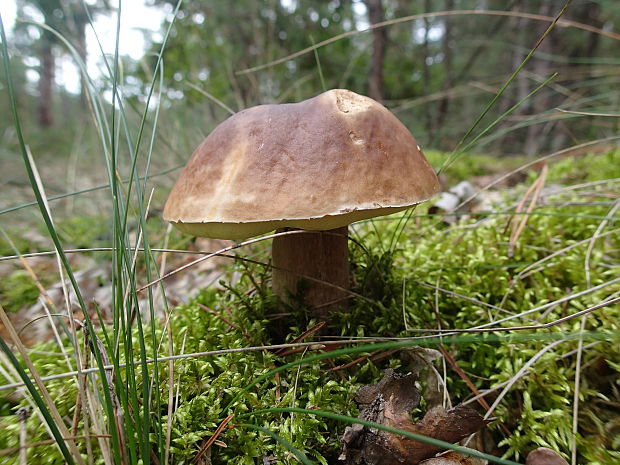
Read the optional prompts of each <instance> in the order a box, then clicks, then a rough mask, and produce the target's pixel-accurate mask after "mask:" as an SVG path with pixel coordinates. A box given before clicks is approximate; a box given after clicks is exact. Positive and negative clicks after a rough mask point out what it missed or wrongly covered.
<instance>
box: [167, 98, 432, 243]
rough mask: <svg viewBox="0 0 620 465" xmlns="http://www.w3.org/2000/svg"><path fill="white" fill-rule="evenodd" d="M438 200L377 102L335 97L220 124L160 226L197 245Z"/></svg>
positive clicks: (426, 169)
mask: <svg viewBox="0 0 620 465" xmlns="http://www.w3.org/2000/svg"><path fill="white" fill-rule="evenodd" d="M438 190H439V184H438V181H437V177H436V176H435V173H434V172H433V170H432V168H431V167H430V165H429V164H428V162H427V161H426V159H425V158H424V155H423V154H422V153H421V151H420V149H419V147H418V145H417V142H416V141H415V139H414V138H413V136H412V135H411V134H410V133H409V131H408V130H407V129H406V128H405V126H404V125H403V124H402V123H401V122H400V121H399V120H398V119H397V118H396V117H395V116H394V115H392V114H391V113H390V112H389V111H388V110H387V109H386V108H385V107H383V106H382V105H381V104H379V103H378V102H376V101H374V100H372V99H370V98H368V97H363V96H360V95H357V94H355V93H353V92H350V91H347V90H339V89H337V90H331V91H328V92H325V93H323V94H320V95H318V96H317V97H314V98H311V99H309V100H305V101H303V102H300V103H294V104H280V105H260V106H257V107H253V108H249V109H247V110H243V111H241V112H239V113H237V114H235V115H234V116H232V117H230V118H229V119H227V120H226V121H224V122H223V123H222V124H220V125H219V126H218V127H217V128H216V129H215V130H214V131H213V132H212V133H211V134H210V135H209V136H208V137H207V138H206V139H205V140H204V141H203V142H202V144H201V145H200V146H199V147H198V148H197V149H196V151H195V152H194V154H193V155H192V157H191V159H190V161H189V162H188V164H187V166H186V167H185V168H184V170H183V172H182V173H181V175H180V177H179V179H178V181H177V183H176V184H175V186H174V188H173V190H172V192H171V193H170V196H169V197H168V201H167V202H166V205H165V208H164V218H165V219H166V220H168V221H171V222H173V223H175V224H176V225H177V226H179V227H180V228H181V229H183V230H185V231H186V232H189V233H192V234H195V235H204V236H210V237H220V238H230V239H236V238H242V237H250V236H253V235H257V234H261V233H264V232H268V231H271V230H273V229H276V228H279V227H287V226H288V227H299V228H304V229H331V228H337V227H340V226H344V225H346V224H349V223H351V222H353V221H357V220H360V219H366V218H371V217H374V216H380V215H385V214H387V213H392V212H394V211H398V210H402V209H404V208H407V207H409V206H411V205H415V204H417V203H420V202H423V201H425V200H427V199H429V198H430V197H432V196H433V195H434V194H435V193H437V192H438Z"/></svg>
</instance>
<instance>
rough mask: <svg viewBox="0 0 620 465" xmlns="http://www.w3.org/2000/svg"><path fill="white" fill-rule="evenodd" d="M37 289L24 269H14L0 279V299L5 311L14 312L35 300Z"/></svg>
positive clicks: (37, 294) (37, 296) (33, 302)
mask: <svg viewBox="0 0 620 465" xmlns="http://www.w3.org/2000/svg"><path fill="white" fill-rule="evenodd" d="M38 298H39V289H38V288H37V286H36V284H35V283H34V281H33V280H32V277H31V276H30V275H29V274H28V273H26V272H25V271H21V270H18V271H15V272H13V273H11V274H10V275H8V276H7V277H6V278H4V279H2V280H0V301H2V306H3V307H4V309H5V310H6V311H7V312H16V311H18V310H19V309H21V308H24V307H29V306H30V305H33V304H35V303H36V302H37V299H38Z"/></svg>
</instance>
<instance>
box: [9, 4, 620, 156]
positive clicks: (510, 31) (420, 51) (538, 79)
mask: <svg viewBox="0 0 620 465" xmlns="http://www.w3.org/2000/svg"><path fill="white" fill-rule="evenodd" d="M147 4H148V5H149V6H150V7H152V8H156V9H158V10H159V11H161V18H162V23H161V31H162V32H161V33H160V34H157V35H156V36H155V38H154V40H152V41H151V44H150V46H148V49H147V50H146V51H145V53H144V57H143V59H142V60H138V61H136V60H132V59H129V58H128V57H124V58H123V65H124V66H123V79H124V82H123V85H124V87H123V90H124V92H125V94H126V95H129V96H131V95H134V96H135V97H136V104H140V100H141V99H140V98H139V97H140V95H144V94H145V90H146V88H147V87H148V86H149V85H150V83H151V80H152V73H153V71H154V69H155V63H156V61H157V57H158V54H159V50H160V48H161V41H162V37H163V35H164V34H163V31H165V30H166V28H167V27H168V25H169V22H170V21H171V19H172V18H171V12H172V10H173V9H174V8H175V7H176V5H177V2H176V0H148V1H147ZM17 5H18V8H19V10H18V11H19V16H20V17H22V18H30V19H34V20H37V21H39V22H42V23H44V24H46V25H47V26H49V27H50V28H53V29H55V30H57V31H58V32H59V33H61V34H62V35H63V36H64V37H66V38H67V40H69V41H70V42H71V43H72V44H73V45H74V46H75V47H76V49H77V50H78V51H79V53H80V56H81V58H82V60H83V61H87V59H88V57H87V53H88V50H89V48H90V49H91V50H92V45H89V46H87V43H86V30H87V28H88V27H89V15H90V16H91V17H96V16H97V15H112V14H113V12H114V11H115V2H109V1H107V0H92V1H87V2H82V1H81V0H18V3H17ZM562 5H563V2H548V1H544V0H501V1H500V0H485V1H482V2H481V1H474V0H440V1H433V2H430V1H422V2H410V1H405V0H329V1H322V0H237V1H234V2H222V1H216V0H209V1H200V2H184V3H183V5H182V7H181V8H180V10H179V12H178V16H177V17H176V19H175V24H174V26H173V28H172V33H171V36H170V38H169V41H168V45H167V47H166V50H165V52H164V76H163V78H164V83H165V89H164V92H163V94H162V95H163V98H164V99H165V104H166V108H167V112H166V114H167V115H168V116H169V117H170V118H172V119H175V120H176V121H185V122H188V121H189V122H194V126H196V125H197V123H198V122H202V123H200V127H199V128H195V127H194V129H196V132H197V133H200V135H201V136H202V135H204V133H205V132H207V131H208V130H209V129H210V128H212V127H213V126H214V125H215V124H216V123H217V122H219V121H221V120H222V119H223V118H225V117H226V116H227V114H228V112H227V111H225V110H224V109H223V108H222V106H221V105H219V104H217V103H215V102H214V101H213V99H212V98H211V96H212V97H214V98H215V99H218V100H219V101H221V103H223V104H225V105H226V106H228V107H230V108H232V109H233V110H235V111H238V110H240V109H242V108H246V107H248V106H251V105H255V104H260V103H269V102H285V101H286V102H292V101H299V100H302V99H304V98H308V97H310V96H312V95H315V94H317V93H319V92H321V91H322V90H323V83H322V79H323V81H324V85H325V87H326V88H334V87H346V88H349V89H352V90H354V91H356V92H360V93H363V94H367V95H370V96H372V97H374V98H376V99H378V100H381V101H382V102H383V103H384V104H385V105H386V106H388V107H389V108H390V109H392V110H393V111H394V112H395V113H396V114H397V116H398V117H399V118H401V120H403V122H404V123H405V124H406V125H407V126H408V127H409V128H410V129H411V130H412V132H413V133H414V134H415V135H416V137H417V138H418V139H419V140H420V141H421V142H422V143H423V144H424V145H425V146H431V147H433V148H438V149H442V150H450V149H452V148H454V146H455V145H456V143H457V142H458V140H459V139H460V137H462V135H463V134H464V133H465V131H466V130H467V128H468V127H469V126H470V125H471V124H472V122H473V121H474V120H475V119H476V117H477V116H478V115H479V114H480V112H481V110H482V109H483V108H484V106H485V105H486V103H487V102H488V101H489V100H490V99H491V98H492V95H493V93H495V92H496V91H497V90H498V88H499V87H500V86H501V85H502V84H503V83H504V82H505V81H506V79H507V78H508V76H509V75H510V74H511V73H512V72H513V71H514V69H516V67H518V66H519V64H520V63H521V62H522V60H523V59H524V58H525V56H526V55H527V54H528V52H529V51H530V50H531V49H532V47H533V46H534V45H535V43H536V42H537V40H538V38H539V37H540V36H541V34H542V33H543V32H544V30H545V29H546V28H547V27H548V25H549V21H548V20H542V21H541V20H536V19H535V18H532V17H530V18H526V17H523V16H520V14H521V13H529V14H533V15H539V16H542V17H545V18H550V17H554V16H555V15H556V14H557V13H558V12H559V10H560V9H561V7H562ZM474 8H475V9H476V10H477V11H478V12H480V11H481V10H499V11H505V12H512V13H514V14H513V15H507V16H491V15H483V14H480V13H478V14H458V15H447V14H445V12H451V11H456V10H467V9H474ZM431 12H440V13H441V14H440V15H437V16H426V17H423V18H422V17H418V18H417V19H411V20H408V21H404V22H398V23H396V24H391V25H389V26H388V27H382V28H376V29H373V30H372V31H369V32H361V33H356V32H359V31H363V30H365V29H367V28H368V26H369V25H373V24H376V23H380V22H383V21H392V20H396V19H398V18H402V17H406V16H411V15H419V14H421V13H431ZM543 19H544V18H543ZM563 19H564V20H571V21H574V22H576V23H580V24H583V25H586V29H587V28H588V27H589V28H590V30H584V29H580V28H575V27H567V24H566V23H560V24H559V25H558V27H556V29H555V30H554V31H553V32H552V33H551V35H550V36H549V37H548V38H547V39H546V40H545V41H544V42H543V43H542V45H541V46H540V48H539V50H538V51H537V53H536V55H535V57H534V58H533V59H532V60H531V61H530V62H529V63H528V65H527V66H526V67H525V69H524V70H523V71H522V72H521V74H520V75H519V77H518V79H517V80H516V81H515V82H514V83H513V84H512V85H511V86H510V88H509V89H508V92H506V93H505V94H504V96H503V97H502V99H501V101H500V103H499V104H498V105H497V106H496V108H494V109H493V111H492V112H491V113H489V115H488V116H487V118H488V122H490V121H492V120H493V119H495V118H497V117H498V116H499V115H500V114H501V113H502V112H503V111H505V110H506V109H508V108H510V107H511V106H512V105H514V104H515V103H517V102H518V101H519V100H521V99H523V98H525V97H526V96H527V95H528V94H529V93H530V92H531V91H532V90H533V89H534V88H536V87H537V86H538V85H540V83H542V82H543V81H544V80H545V79H547V78H548V77H549V76H551V75H552V74H553V73H558V76H557V77H556V78H555V79H554V80H553V81H552V83H551V84H549V85H548V86H546V88H545V89H543V90H541V91H540V92H538V93H537V94H536V95H535V96H534V97H532V98H530V99H528V100H527V101H526V103H524V104H523V105H522V106H521V107H520V108H519V109H518V110H517V111H515V112H514V113H513V114H511V115H510V116H509V117H508V118H505V119H504V120H503V121H502V122H501V123H500V125H499V126H498V127H497V128H496V130H495V131H494V132H493V135H492V136H490V137H487V138H484V139H482V140H481V141H480V143H479V144H478V145H477V146H476V149H477V150H481V151H490V152H495V153H499V154H509V153H526V154H535V153H539V152H540V151H542V150H553V149H557V148H559V147H562V146H564V145H565V144H566V143H569V142H570V143H575V142H579V141H581V140H586V139H588V140H590V139H592V138H596V137H601V136H605V135H607V134H609V133H610V131H612V130H615V129H617V120H610V119H609V118H607V119H606V118H602V117H598V118H597V117H591V118H584V117H578V116H576V115H573V114H570V113H561V112H558V111H557V110H556V108H558V107H560V108H562V109H568V110H580V111H590V112H603V113H604V112H614V109H617V107H618V99H619V96H620V88H619V87H618V83H619V81H620V79H619V78H618V73H617V66H618V64H619V59H618V56H620V53H619V52H620V40H618V38H619V36H618V35H617V33H616V32H614V25H617V24H619V23H620V21H619V20H620V4H619V3H618V2H617V1H616V0H574V1H573V2H572V3H571V5H570V6H569V8H568V10H567V12H566V14H565V16H564V17H563ZM16 24H17V25H16V27H15V33H14V42H15V44H17V45H18V46H19V52H18V53H17V54H16V59H18V60H21V61H22V62H23V66H22V68H21V69H22V71H20V72H23V69H24V68H25V69H26V70H28V69H35V70H36V71H37V73H36V77H35V78H33V77H32V76H33V75H32V73H28V72H26V76H27V79H26V81H27V82H26V83H25V84H30V85H23V86H22V87H20V94H22V95H21V96H20V98H22V99H24V100H29V99H30V100H33V101H36V114H32V115H31V116H32V117H33V119H34V118H36V120H37V121H38V122H39V124H40V125H42V126H50V125H51V124H52V123H53V122H54V119H55V116H56V115H57V114H58V112H59V111H60V109H58V108H55V107H54V105H53V101H54V96H59V95H62V99H63V101H64V102H65V103H64V104H63V105H65V106H67V105H74V106H75V108H74V110H75V113H76V115H79V114H80V113H81V112H83V111H86V110H87V108H88V106H87V105H84V101H85V100H84V86H83V85H82V91H81V93H82V97H79V96H78V95H73V94H70V93H67V90H66V89H62V88H60V87H59V86H56V85H55V82H57V81H58V79H57V77H58V76H57V64H56V60H57V58H58V57H59V56H61V55H62V54H64V53H66V49H65V47H64V46H63V45H61V44H60V43H59V41H58V40H57V38H56V36H55V35H53V34H51V33H49V32H48V31H46V30H41V29H38V30H37V31H36V32H33V27H32V26H31V25H29V24H28V23H23V22H17V23H16ZM592 28H597V29H600V30H603V31H605V33H604V34H601V33H600V32H597V31H596V30H594V29H592ZM339 34H348V35H347V36H346V37H344V38H342V39H340V40H337V41H334V42H331V43H329V44H328V45H326V46H324V47H321V48H319V49H318V50H317V51H316V55H315V54H314V53H312V52H310V53H305V54H302V55H300V56H297V57H296V58H294V59H291V60H287V61H285V62H283V63H280V64H276V65H273V66H267V67H265V68H263V69H260V70H258V71H255V72H243V70H245V69H247V68H251V67H254V66H257V65H262V64H267V63H270V62H272V61H274V60H277V59H279V58H282V57H285V56H287V55H289V54H292V53H295V52H298V51H300V50H303V49H304V48H306V47H309V46H311V45H312V44H314V43H320V42H321V41H324V40H327V39H330V38H332V37H334V36H337V35H339ZM605 34H606V35H605ZM614 34H616V35H615V36H614ZM101 39H102V40H105V41H113V40H114V38H113V37H101ZM319 64H320V67H319ZM14 69H17V70H19V69H20V68H19V67H14ZM94 77H95V78H96V81H97V82H98V85H100V86H101V88H102V89H104V88H109V82H107V81H106V79H104V78H103V77H102V76H94ZM18 80H19V78H18ZM35 84H36V86H35ZM208 96H209V97H208ZM0 98H2V99H3V100H4V99H6V95H4V94H3V95H2V96H1V97H0ZM80 98H81V100H80ZM71 102H73V103H71ZM2 105H5V103H3V104H2ZM26 107H28V108H30V107H29V106H26ZM72 108H73V107H72ZM69 113H73V110H72V111H71V112H69ZM2 124H7V123H2ZM184 124H185V123H184ZM188 129H190V130H191V128H188Z"/></svg>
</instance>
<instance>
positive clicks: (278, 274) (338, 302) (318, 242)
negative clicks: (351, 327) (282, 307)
mask: <svg viewBox="0 0 620 465" xmlns="http://www.w3.org/2000/svg"><path fill="white" fill-rule="evenodd" d="M283 231H284V230H278V232H283ZM347 233H348V227H347V226H344V227H342V228H337V229H332V230H329V231H309V232H307V233H303V234H290V235H284V236H279V237H276V238H275V239H274V240H273V246H272V259H273V266H274V269H273V272H272V281H273V291H274V292H275V294H276V295H278V296H279V297H280V298H281V299H282V300H283V301H285V302H290V301H291V300H294V298H295V297H301V298H302V299H303V302H304V303H305V304H306V305H307V306H308V307H310V308H311V314H312V316H313V317H315V318H318V319H320V320H323V321H327V320H328V319H329V314H330V312H332V311H333V310H336V309H343V308H346V306H347V298H348V297H349V293H348V292H347V290H348V289H349V249H348V245H347V241H348V237H347ZM304 278H309V279H304ZM322 282H323V283H326V284H322Z"/></svg>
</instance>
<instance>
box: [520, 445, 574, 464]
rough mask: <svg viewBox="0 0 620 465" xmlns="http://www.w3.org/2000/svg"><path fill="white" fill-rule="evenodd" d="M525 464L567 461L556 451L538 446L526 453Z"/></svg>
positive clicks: (561, 462) (563, 462) (564, 462)
mask: <svg viewBox="0 0 620 465" xmlns="http://www.w3.org/2000/svg"><path fill="white" fill-rule="evenodd" d="M525 465H568V462H567V461H566V460H564V458H563V457H562V456H561V455H560V454H558V453H557V452H556V451H554V450H552V449H549V448H547V447H539V448H538V449H534V450H533V451H532V452H530V453H529V454H527V458H526V459H525Z"/></svg>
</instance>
